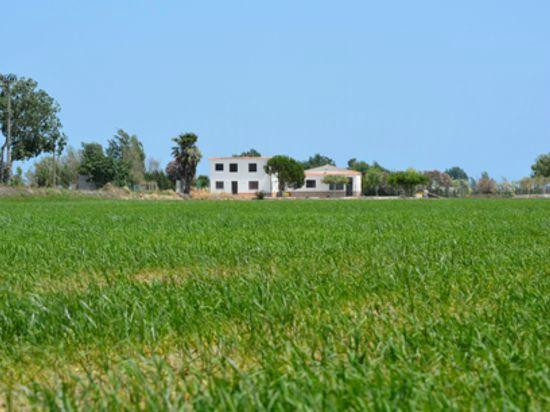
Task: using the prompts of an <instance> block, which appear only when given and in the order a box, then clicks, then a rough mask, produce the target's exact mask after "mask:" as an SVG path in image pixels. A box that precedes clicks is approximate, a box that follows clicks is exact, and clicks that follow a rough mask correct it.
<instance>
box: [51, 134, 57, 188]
mask: <svg viewBox="0 0 550 412" xmlns="http://www.w3.org/2000/svg"><path fill="white" fill-rule="evenodd" d="M55 143H56V142H55V141H54V142H53V155H52V157H53V167H52V173H53V176H52V187H54V188H55V186H56V184H55V183H56V182H55V180H56V179H55V178H56V172H57V170H56V168H57V163H56V161H55V152H56V149H57V148H56V147H55Z"/></svg>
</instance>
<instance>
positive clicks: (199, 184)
mask: <svg viewBox="0 0 550 412" xmlns="http://www.w3.org/2000/svg"><path fill="white" fill-rule="evenodd" d="M195 187H196V188H197V189H207V188H209V187H210V178H209V177H208V176H205V175H199V177H197V180H196V181H195Z"/></svg>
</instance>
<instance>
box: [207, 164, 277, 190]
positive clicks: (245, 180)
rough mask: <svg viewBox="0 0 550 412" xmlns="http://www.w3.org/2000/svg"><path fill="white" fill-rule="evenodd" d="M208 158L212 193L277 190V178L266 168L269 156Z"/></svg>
mask: <svg viewBox="0 0 550 412" xmlns="http://www.w3.org/2000/svg"><path fill="white" fill-rule="evenodd" d="M208 160H209V161H210V192H211V193H228V194H234V195H237V194H245V195H246V194H248V195H254V194H255V193H257V192H264V193H266V194H271V193H273V192H274V191H275V192H276V191H277V179H276V178H275V177H272V176H270V175H268V174H267V173H266V172H265V170H264V166H265V165H266V163H267V161H268V160H269V157H212V158H210V159H208Z"/></svg>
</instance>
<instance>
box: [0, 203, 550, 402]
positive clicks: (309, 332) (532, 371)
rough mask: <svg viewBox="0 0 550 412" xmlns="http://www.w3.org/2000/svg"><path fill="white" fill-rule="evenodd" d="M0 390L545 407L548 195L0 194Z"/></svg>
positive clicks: (99, 398) (9, 395)
mask: <svg viewBox="0 0 550 412" xmlns="http://www.w3.org/2000/svg"><path fill="white" fill-rule="evenodd" d="M0 227H1V231H0V390H1V392H0V399H1V398H3V400H2V401H0V402H3V406H2V405H0V410H1V409H2V408H6V409H10V408H13V409H14V410H17V409H20V408H22V407H26V408H28V407H36V408H39V409H42V408H45V409H50V408H51V409H56V408H60V409H67V410H70V409H72V408H75V409H101V408H102V409H106V410H117V409H121V408H128V409H132V410H135V409H144V408H149V409H198V410H203V409H212V408H216V409H239V410H243V409H244V410H257V409H260V410H264V409H265V410H295V409H299V410H301V409H315V410H319V409H324V410H333V409H344V408H352V409H361V410H363V409H386V410H387V409H397V408H400V409H461V410H462V409H483V408H487V409H516V408H519V409H527V408H530V409H534V410H544V409H546V410H548V408H549V407H550V375H549V367H550V349H549V348H550V330H549V325H550V323H549V319H550V305H549V303H550V299H549V298H550V201H545V200H513V199H503V200H486V199H478V200H473V199H464V200H436V201H423V200H420V201H414V200H411V201H361V200H356V201H330V200H327V201H279V202H273V201H250V202H240V201H225V202H224V201H219V202H213V201H210V202H209V201H190V202H181V201H173V202H146V201H115V200H92V199H71V198H55V197H52V198H30V199H4V200H0Z"/></svg>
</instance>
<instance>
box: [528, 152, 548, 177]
mask: <svg viewBox="0 0 550 412" xmlns="http://www.w3.org/2000/svg"><path fill="white" fill-rule="evenodd" d="M531 170H532V171H533V174H532V177H550V153H546V154H541V155H540V156H539V157H537V160H535V163H534V164H533V165H532V166H531Z"/></svg>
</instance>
